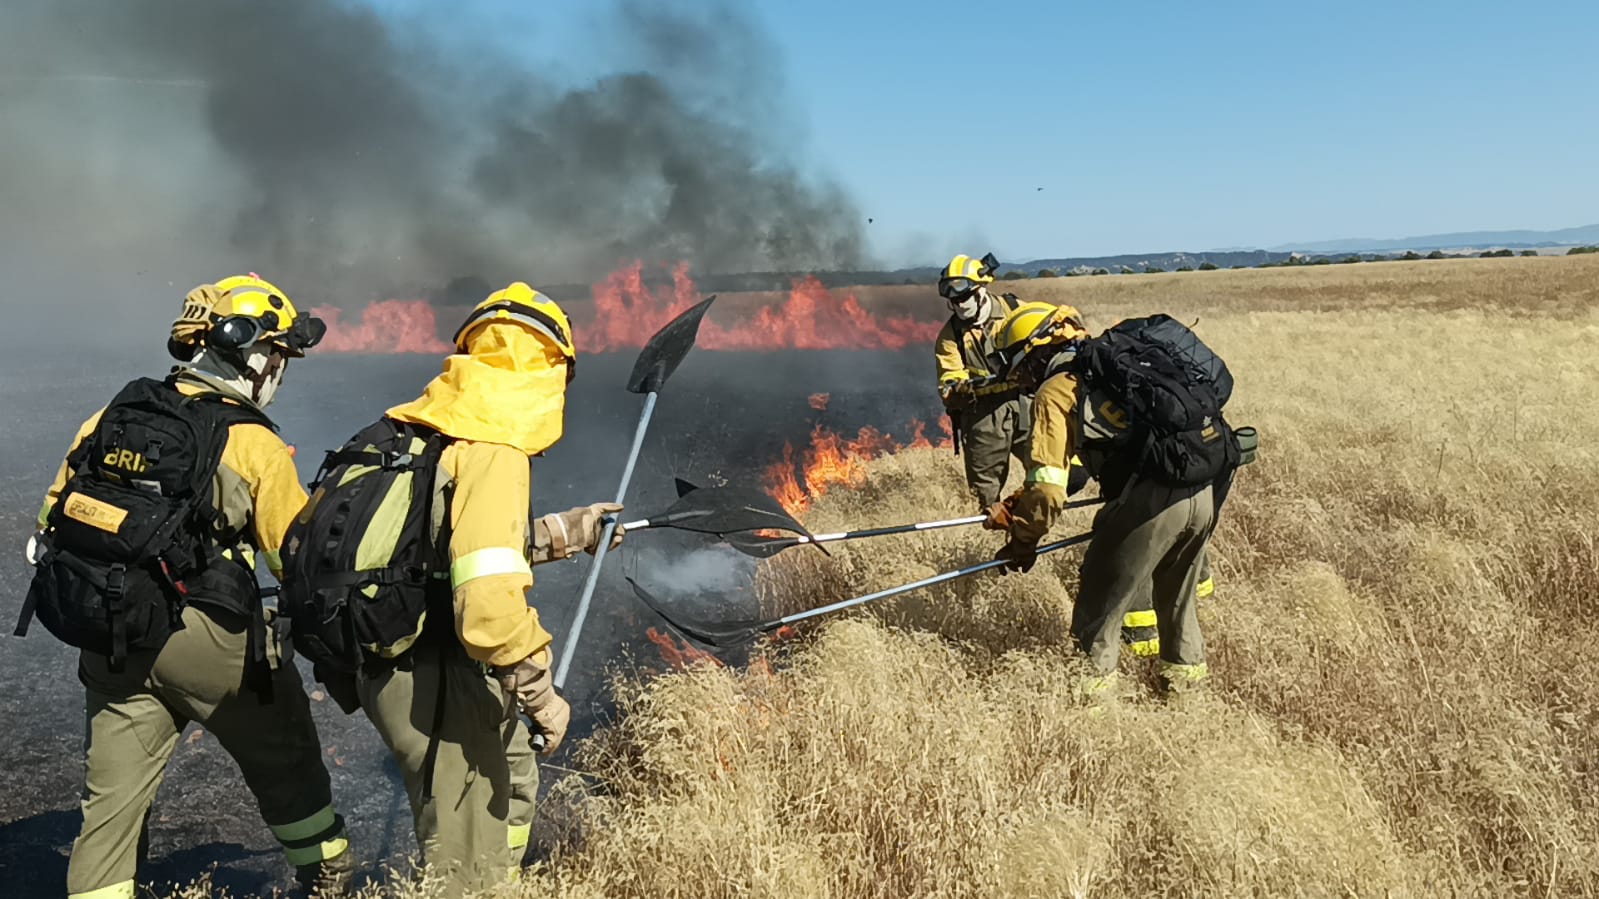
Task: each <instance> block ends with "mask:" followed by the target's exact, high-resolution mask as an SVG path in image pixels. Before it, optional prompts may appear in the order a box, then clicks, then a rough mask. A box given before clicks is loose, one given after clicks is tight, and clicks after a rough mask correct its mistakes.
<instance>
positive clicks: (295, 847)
mask: <svg viewBox="0 0 1599 899" xmlns="http://www.w3.org/2000/svg"><path fill="white" fill-rule="evenodd" d="M271 827H272V835H273V836H275V837H277V838H278V842H280V843H282V844H283V850H284V852H285V853H286V854H287V855H288V857H289V864H291V865H293V866H295V867H296V868H303V867H305V866H306V865H314V864H317V863H319V862H323V861H327V860H328V859H330V858H338V857H339V856H340V855H342V854H344V851H345V850H347V849H349V848H350V841H349V839H348V838H346V836H345V833H344V819H343V818H341V817H339V813H338V812H336V811H334V810H333V806H332V804H331V803H330V804H328V805H325V806H323V807H322V808H321V809H319V810H317V812H316V813H315V814H312V815H310V816H307V817H305V818H301V819H300V820H298V821H291V822H289V823H288V824H273V825H271Z"/></svg>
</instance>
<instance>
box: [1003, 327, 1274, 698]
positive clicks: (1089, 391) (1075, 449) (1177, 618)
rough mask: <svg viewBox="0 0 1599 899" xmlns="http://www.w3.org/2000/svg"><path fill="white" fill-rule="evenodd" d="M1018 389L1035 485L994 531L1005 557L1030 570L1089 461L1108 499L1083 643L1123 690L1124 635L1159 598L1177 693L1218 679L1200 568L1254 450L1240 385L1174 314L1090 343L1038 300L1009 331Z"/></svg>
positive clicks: (1076, 626) (1089, 563) (1080, 606)
mask: <svg viewBox="0 0 1599 899" xmlns="http://www.w3.org/2000/svg"><path fill="white" fill-rule="evenodd" d="M995 344H996V349H997V351H998V352H999V354H1000V355H1001V357H1002V358H1003V360H1004V363H1005V374H1006V377H1007V378H1010V379H1012V380H1014V381H1015V382H1016V383H1018V384H1019V385H1021V387H1022V388H1023V389H1024V390H1026V391H1029V392H1033V393H1034V400H1033V443H1032V452H1031V458H1030V460H1029V468H1028V471H1027V481H1026V486H1025V488H1024V489H1023V490H1022V491H1021V492H1020V493H1018V494H1016V495H1014V496H1013V497H1011V498H1009V499H1007V500H1006V502H1005V503H1003V504H1001V505H1000V507H999V508H998V509H996V511H995V513H994V514H993V515H991V516H990V522H989V525H988V526H989V527H992V528H995V529H998V530H1004V531H1005V532H1006V533H1007V535H1008V537H1009V540H1008V541H1007V542H1006V544H1005V545H1004V546H1003V547H1002V548H1001V549H1000V551H999V553H998V555H997V556H996V557H995V558H996V559H997V560H1002V561H1004V562H1005V565H1006V567H1007V568H1008V569H1010V570H1019V571H1027V570H1029V569H1031V568H1032V566H1033V563H1034V560H1035V558H1036V547H1037V545H1038V541H1039V540H1040V539H1041V538H1042V537H1043V536H1044V534H1046V533H1047V532H1048V531H1049V529H1050V527H1051V526H1052V525H1053V524H1054V523H1055V520H1056V519H1057V518H1058V517H1059V515H1060V512H1061V510H1062V509H1063V508H1064V506H1065V497H1066V481H1067V460H1068V459H1070V458H1071V457H1072V455H1073V454H1074V453H1079V452H1080V453H1081V454H1082V458H1083V460H1084V462H1085V463H1086V464H1087V467H1088V470H1089V472H1090V473H1091V474H1093V475H1094V476H1095V477H1096V478H1097V479H1098V480H1099V482H1100V486H1101V490H1102V491H1103V493H1104V495H1105V496H1106V497H1107V499H1108V502H1107V504H1106V505H1105V507H1104V508H1103V509H1101V510H1100V511H1099V513H1098V514H1097V515H1096V516H1095V519H1094V528H1093V539H1092V540H1091V541H1090V543H1089V545H1088V549H1087V551H1086V553H1085V554H1084V557H1083V563H1082V569H1081V572H1082V575H1081V585H1080V588H1079V592H1078V596H1077V602H1076V604H1075V605H1074V607H1073V610H1072V627H1071V631H1072V636H1073V638H1074V639H1075V640H1076V641H1077V644H1078V646H1079V648H1081V650H1082V651H1083V652H1084V653H1085V654H1086V655H1087V656H1088V657H1089V659H1090V661H1091V663H1092V664H1093V666H1094V667H1095V668H1096V669H1097V671H1098V673H1099V675H1100V677H1098V678H1096V681H1095V683H1094V684H1092V686H1093V688H1095V689H1108V688H1109V687H1111V686H1112V685H1113V684H1114V678H1115V672H1116V665H1117V658H1118V649H1119V647H1118V643H1119V642H1120V641H1119V639H1118V638H1119V636H1120V634H1119V631H1120V630H1121V629H1122V628H1123V627H1124V626H1125V623H1126V621H1127V618H1126V616H1127V614H1128V613H1129V612H1130V611H1135V610H1138V609H1139V608H1140V607H1141V606H1144V605H1145V604H1147V603H1150V602H1151V601H1152V604H1153V607H1154V610H1155V612H1156V613H1157V614H1156V617H1157V627H1158V630H1159V638H1160V660H1161V661H1160V678H1161V681H1162V684H1163V686H1165V687H1167V688H1168V689H1176V690H1181V689H1184V688H1187V687H1190V686H1193V685H1196V684H1198V683H1199V682H1200V681H1202V680H1203V679H1204V678H1205V677H1206V675H1207V674H1208V669H1207V667H1206V664H1205V644H1204V639H1203V638H1202V637H1201V635H1200V632H1199V619H1198V617H1197V615H1196V613H1195V609H1196V605H1195V592H1196V586H1197V584H1198V581H1199V579H1200V562H1201V558H1202V556H1203V555H1204V553H1205V547H1206V544H1207V542H1208V541H1209V539H1210V535H1211V533H1212V532H1213V531H1214V529H1215V526H1216V512H1217V510H1218V509H1219V507H1220V506H1221V503H1222V501H1223V500H1224V499H1225V497H1226V494H1227V491H1228V490H1229V488H1230V487H1231V484H1232V478H1233V473H1234V472H1235V471H1236V470H1237V468H1238V466H1239V465H1240V464H1243V463H1245V462H1248V461H1250V459H1252V458H1253V453H1254V430H1253V429H1252V428H1241V429H1239V430H1238V431H1237V432H1236V433H1235V432H1234V431H1233V429H1232V428H1231V427H1230V426H1229V425H1228V424H1227V422H1226V419H1225V418H1224V417H1223V416H1222V413H1221V407H1222V406H1223V405H1224V404H1225V403H1226V402H1227V399H1228V397H1229V396H1230V395H1231V392H1232V375H1231V374H1230V373H1229V372H1228V371H1227V367H1226V365H1225V363H1223V362H1222V360H1221V359H1220V358H1219V357H1217V356H1216V355H1215V354H1214V353H1213V352H1211V351H1210V349H1209V348H1208V347H1206V346H1205V345H1204V343H1203V342H1201V341H1200V340H1199V338H1198V337H1197V336H1195V335H1194V333H1193V332H1192V331H1190V330H1188V329H1187V328H1186V327H1184V326H1183V325H1182V324H1181V323H1179V322H1177V321H1175V320H1173V319H1171V318H1169V317H1167V316H1164V315H1155V316H1150V317H1149V318H1141V319H1131V320H1128V321H1124V322H1121V323H1118V324H1117V325H1116V326H1114V327H1112V328H1111V329H1110V330H1108V331H1107V332H1105V334H1103V335H1101V336H1100V337H1098V338H1092V339H1090V338H1089V335H1088V333H1087V330H1086V329H1085V328H1084V326H1083V322H1082V319H1081V317H1080V316H1079V315H1078V313H1077V311H1076V310H1075V309H1073V308H1071V307H1069V306H1055V305H1052V304H1049V303H1028V304H1025V305H1022V306H1020V307H1018V308H1017V309H1016V310H1015V311H1014V312H1012V313H1011V314H1010V315H1008V316H1006V318H1005V321H1004V322H1003V323H1002V324H1001V325H1000V328H999V333H998V335H997V336H996V337H995Z"/></svg>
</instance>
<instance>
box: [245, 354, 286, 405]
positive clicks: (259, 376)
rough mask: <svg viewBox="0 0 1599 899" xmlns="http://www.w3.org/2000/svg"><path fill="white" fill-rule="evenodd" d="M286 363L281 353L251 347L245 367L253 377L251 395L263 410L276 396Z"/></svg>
mask: <svg viewBox="0 0 1599 899" xmlns="http://www.w3.org/2000/svg"><path fill="white" fill-rule="evenodd" d="M287 361H288V360H286V359H284V358H283V355H282V354H281V353H276V352H272V351H271V350H267V349H266V348H264V347H259V348H256V347H252V351H251V353H250V356H249V358H248V359H246V360H245V365H246V366H247V367H248V368H249V369H250V373H251V374H252V375H253V377H251V378H250V382H251V387H252V390H251V394H252V398H253V399H254V400H255V404H256V405H257V406H258V407H260V408H262V409H265V408H266V407H267V406H269V405H271V403H272V400H273V398H275V397H276V396H277V395H278V387H279V386H281V385H282V384H283V370H284V369H285V368H287V364H286V363H287Z"/></svg>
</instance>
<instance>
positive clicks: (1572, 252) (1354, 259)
mask: <svg viewBox="0 0 1599 899" xmlns="http://www.w3.org/2000/svg"><path fill="white" fill-rule="evenodd" d="M1587 253H1599V246H1592V247H1586V246H1584V247H1572V248H1571V249H1569V250H1567V251H1566V255H1567V256H1581V255H1584V254H1587ZM1472 255H1473V254H1471V253H1453V254H1451V253H1445V252H1444V251H1443V250H1433V251H1431V252H1429V253H1427V254H1426V255H1425V256H1423V255H1422V254H1420V253H1418V252H1416V251H1415V250H1406V251H1405V252H1403V253H1401V254H1398V255H1391V254H1378V253H1368V254H1365V255H1361V254H1357V253H1351V254H1350V255H1348V256H1343V257H1340V258H1337V259H1334V258H1332V257H1330V256H1306V255H1300V254H1297V253H1296V254H1294V255H1292V256H1290V257H1289V258H1287V259H1283V260H1280V261H1277V262H1262V263H1259V264H1258V265H1252V266H1251V265H1234V266H1232V268H1233V269H1245V268H1291V267H1295V266H1301V265H1353V264H1356V263H1361V262H1416V261H1420V260H1425V259H1467V258H1471V257H1472ZM1538 255H1540V254H1539V253H1538V251H1537V250H1530V249H1529V250H1522V251H1520V252H1519V253H1518V252H1517V251H1515V250H1512V249H1508V248H1503V249H1498V250H1483V251H1482V252H1480V253H1477V254H1475V256H1476V258H1479V259H1506V258H1510V257H1514V256H1538ZM1220 268H1221V266H1219V265H1217V264H1216V263H1214V262H1210V261H1208V260H1207V261H1202V262H1200V263H1199V264H1198V265H1197V266H1195V265H1188V264H1184V265H1182V266H1180V267H1178V268H1176V269H1174V270H1173V271H1176V272H1194V271H1200V272H1214V271H1218V270H1220ZM1110 273H1111V272H1110V269H1107V268H1089V267H1088V266H1086V265H1079V266H1077V267H1076V268H1070V269H1066V270H1064V271H1062V270H1059V269H1053V268H1041V269H1039V270H1038V271H1037V272H1034V273H1033V274H1032V275H1031V277H1034V278H1076V277H1082V276H1085V275H1108V274H1110ZM1116 273H1117V274H1120V275H1138V274H1143V275H1159V274H1165V273H1166V269H1164V268H1161V267H1160V266H1159V265H1157V264H1156V263H1153V262H1146V263H1144V264H1143V266H1142V267H1141V268H1139V269H1133V268H1130V267H1128V266H1125V265H1119V266H1117V267H1116ZM1027 277H1029V275H1028V274H1027V273H1026V272H1024V271H1021V270H1019V269H1011V270H1010V271H1008V272H1006V273H1004V274H1003V275H1000V280H1003V281H1019V280H1022V279H1024V278H1027ZM906 283H910V282H909V279H907V281H906Z"/></svg>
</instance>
